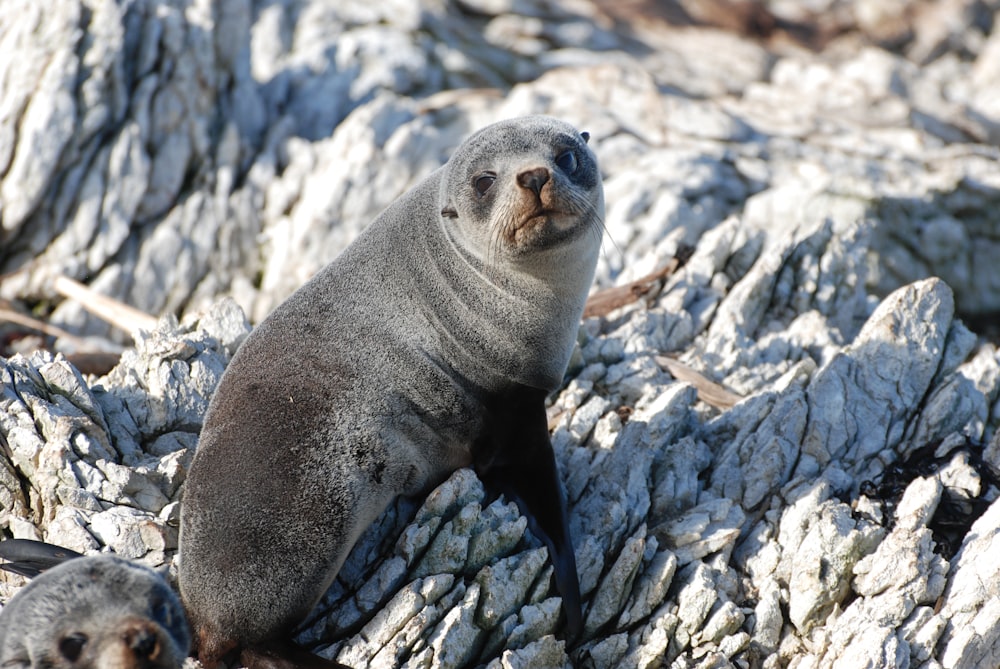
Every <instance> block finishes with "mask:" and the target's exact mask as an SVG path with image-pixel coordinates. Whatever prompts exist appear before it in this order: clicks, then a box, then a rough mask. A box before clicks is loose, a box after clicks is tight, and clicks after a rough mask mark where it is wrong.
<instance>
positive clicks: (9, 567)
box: [0, 539, 83, 578]
mask: <svg viewBox="0 0 1000 669" xmlns="http://www.w3.org/2000/svg"><path fill="white" fill-rule="evenodd" d="M78 557H83V556H82V555H81V554H80V553H77V552H76V551H72V550H70V549H68V548H63V547H62V546H55V545H53V544H47V543H45V542H43V541H34V540H32V539H5V540H4V541H0V558H2V559H3V560H5V562H2V563H0V569H3V570H5V571H9V572H12V573H15V574H19V575H21V576H27V577H28V578H34V577H35V576H38V575H39V574H41V573H42V572H43V571H45V570H46V569H51V568H52V567H55V566H57V565H60V564H62V563H63V562H66V561H67V560H72V559H73V558H78Z"/></svg>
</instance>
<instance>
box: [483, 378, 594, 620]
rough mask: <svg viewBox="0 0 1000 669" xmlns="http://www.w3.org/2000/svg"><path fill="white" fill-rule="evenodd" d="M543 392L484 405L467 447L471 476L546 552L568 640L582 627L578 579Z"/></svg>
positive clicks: (522, 391)
mask: <svg viewBox="0 0 1000 669" xmlns="http://www.w3.org/2000/svg"><path fill="white" fill-rule="evenodd" d="M545 394H546V393H545V391H543V390H539V389H537V388H528V387H526V386H520V387H518V388H517V389H515V390H513V391H511V392H508V393H505V394H504V395H501V396H497V397H493V398H491V399H490V401H488V402H487V403H486V417H485V420H484V424H483V430H482V432H481V433H480V435H479V436H478V437H477V438H476V440H475V442H474V443H473V450H472V456H473V461H474V463H475V467H476V472H477V473H478V474H479V477H480V479H482V481H483V484H484V485H485V486H486V488H487V490H488V491H489V492H490V493H502V494H504V495H506V497H507V498H508V499H510V500H513V501H514V502H516V503H517V506H518V508H519V509H521V513H523V514H524V515H525V517H526V518H527V519H528V527H529V528H530V529H531V532H532V534H534V535H535V536H537V537H538V538H539V539H541V540H542V541H543V542H545V545H546V546H547V547H548V549H549V555H550V556H551V558H552V564H553V567H554V568H555V578H556V587H557V588H558V589H559V594H560V595H562V598H563V610H564V611H565V612H566V629H567V633H568V636H569V637H570V639H573V638H576V637H577V636H578V635H579V634H580V631H581V630H582V628H583V615H582V611H581V602H580V581H579V577H578V576H577V572H576V557H575V555H574V553H573V541H572V539H571V538H570V535H569V522H568V518H567V515H566V500H565V497H564V496H563V492H562V486H561V485H560V482H559V473H558V471H557V470H556V460H555V455H554V454H553V452H552V442H551V441H550V440H549V429H548V420H547V418H546V415H545Z"/></svg>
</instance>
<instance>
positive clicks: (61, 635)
mask: <svg viewBox="0 0 1000 669" xmlns="http://www.w3.org/2000/svg"><path fill="white" fill-rule="evenodd" d="M189 648H190V634H189V632H188V628H187V622H186V620H185V617H184V612H183V609H182V608H181V604H180V600H179V599H178V598H177V595H175V594H174V592H173V590H171V589H170V586H168V585H167V583H166V581H165V580H164V579H163V578H162V577H161V576H160V575H159V574H157V573H156V572H154V571H153V570H152V569H149V568H148V567H144V566H142V565H139V564H135V563H132V562H129V561H127V560H123V559H121V558H118V557H115V556H111V555H98V556H91V557H80V558H75V559H71V560H69V561H67V562H65V563H64V564H61V565H59V566H58V567H54V568H52V569H50V570H48V571H46V572H44V573H42V574H41V575H40V576H38V577H37V578H35V579H34V580H33V581H31V583H29V584H28V585H27V586H25V587H24V588H23V589H22V590H21V591H20V592H18V593H17V595H15V596H14V598H13V599H11V601H10V602H9V603H8V604H7V605H6V606H5V607H4V608H3V610H2V611H0V666H2V667H16V668H25V669H26V668H27V667H52V668H53V669H70V668H72V669H90V668H93V669H179V667H181V665H182V664H183V662H184V658H185V657H187V654H188V650H189Z"/></svg>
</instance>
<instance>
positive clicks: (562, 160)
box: [556, 151, 576, 174]
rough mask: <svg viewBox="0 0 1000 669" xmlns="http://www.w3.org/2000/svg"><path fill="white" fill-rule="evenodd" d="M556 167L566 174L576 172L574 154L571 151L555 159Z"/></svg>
mask: <svg viewBox="0 0 1000 669" xmlns="http://www.w3.org/2000/svg"><path fill="white" fill-rule="evenodd" d="M556 165H558V166H559V169H561V170H562V171H563V172H565V173H566V174H573V172H576V154H575V153H573V152H572V151H566V152H565V153H562V154H560V155H559V157H558V158H556Z"/></svg>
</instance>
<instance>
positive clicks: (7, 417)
mask: <svg viewBox="0 0 1000 669" xmlns="http://www.w3.org/2000/svg"><path fill="white" fill-rule="evenodd" d="M685 4H686V5H689V6H690V7H689V9H692V12H691V13H692V15H693V16H695V17H696V18H697V12H695V11H694V10H693V8H697V7H699V6H702V5H701V4H699V3H691V2H689V3H685ZM711 4H712V3H705V6H710V5H711ZM771 4H772V5H773V7H771V11H772V12H773V13H774V15H775V16H777V17H778V18H780V19H782V20H785V21H800V22H801V21H807V20H810V17H812V18H815V15H811V14H810V13H809V12H815V11H818V10H815V9H810V10H805V9H801V7H804V6H805V5H806V4H808V5H809V7H814V5H816V6H818V5H817V3H771ZM819 4H824V3H819ZM825 4H826V5H828V7H827V8H826V10H824V11H826V13H825V14H824V17H825V18H824V19H823V20H824V21H826V22H827V23H825V24H824V26H826V28H830V27H831V26H832V27H833V28H836V30H830V32H829V34H835V33H839V32H844V31H845V30H846V32H847V34H846V35H845V36H843V37H841V38H838V39H836V40H832V41H830V42H828V43H825V48H824V50H822V51H819V52H816V53H811V52H808V51H805V50H802V49H797V48H790V47H788V46H784V47H782V46H780V42H771V43H770V44H769V45H768V44H765V43H762V42H760V41H755V40H753V39H750V38H747V37H741V36H740V35H739V34H737V33H733V32H721V31H718V30H713V29H706V28H690V29H685V30H676V29H671V28H668V27H666V26H665V25H663V24H660V23H656V22H650V21H647V20H633V21H631V22H629V18H628V16H627V15H623V14H616V15H615V16H614V17H609V15H607V14H605V13H604V12H603V10H602V9H601V8H600V7H599V6H597V5H593V4H591V3H589V2H585V1H583V0H561V1H560V2H535V1H533V0H510V1H503V0H501V1H489V2H487V1H485V0H475V1H474V0H463V1H462V2H457V3H444V2H435V1H433V0H427V1H425V2H423V3H421V5H420V6H419V8H418V7H417V6H416V5H414V4H413V3H410V2H403V1H399V2H387V3H382V4H378V3H371V2H354V1H350V2H333V1H332V0H330V1H321V0H313V1H311V2H310V1H306V0H284V1H283V2H279V3H254V2H251V1H250V0H215V1H212V2H210V1H209V0H136V1H135V2H129V3H121V4H119V3H116V2H113V1H111V0H58V1H57V2H52V3H49V5H47V6H46V8H45V10H44V11H43V10H42V9H41V5H39V4H38V3H36V2H33V1H32V0H5V2H2V3H0V46H2V48H0V93H2V94H0V297H3V298H5V299H8V300H11V301H12V302H13V303H14V304H16V305H22V306H26V305H31V306H35V305H38V306H41V307H44V306H45V305H46V304H48V303H49V302H50V301H53V300H55V297H56V296H55V294H54V293H53V292H52V286H51V279H52V277H53V276H54V275H55V274H57V273H62V274H67V275H69V276H72V277H74V278H77V279H79V280H83V281H86V282H87V283H88V284H89V285H90V286H91V287H92V288H94V289H97V290H99V291H101V292H104V293H106V294H108V295H110V296H113V297H116V298H118V299H120V300H123V301H125V302H127V303H129V304H131V305H133V306H136V307H139V308H140V309H143V310H145V311H147V312H149V313H153V314H157V315H161V314H166V316H165V318H164V319H162V320H161V322H160V325H159V326H158V327H157V328H156V329H155V330H154V331H151V332H140V333H137V334H136V335H135V340H134V346H133V347H132V348H130V349H127V350H126V353H125V354H124V356H123V357H122V359H121V362H120V363H119V364H118V366H117V367H116V368H115V369H114V370H112V371H111V372H110V373H108V374H107V375H106V376H104V377H101V378H94V377H85V376H84V375H82V374H80V373H79V372H78V371H76V369H75V368H74V367H73V366H72V365H71V364H69V363H68V362H67V361H66V360H65V359H64V358H62V357H61V356H58V355H52V354H50V353H45V352H37V353H33V354H30V355H28V356H13V357H10V358H9V359H0V388H2V394H0V405H2V406H0V452H2V454H3V457H0V531H2V532H3V534H4V535H5V536H16V537H29V538H42V539H45V540H48V541H53V542H56V543H61V544H63V545H65V546H68V547H70V548H74V549H76V550H80V551H98V550H113V551H115V552H116V553H119V554H121V555H126V556H128V557H132V558H136V559H139V560H142V561H143V562H146V563H148V564H151V565H168V564H170V563H171V561H172V560H173V558H174V554H175V552H176V541H177V530H176V527H177V518H178V513H179V505H180V504H181V503H182V501H181V500H182V492H183V481H184V475H185V471H186V466H187V464H188V463H189V461H190V458H191V455H192V453H193V449H194V448H195V446H196V443H197V433H198V429H199V426H200V423H201V419H202V416H203V414H204V410H205V406H206V403H207V400H208V398H209V397H210V395H211V392H212V390H213V389H214V387H215V384H216V382H217V381H218V378H219V376H220V374H221V373H222V371H223V369H224V367H225V364H226V362H227V361H228V359H229V356H230V355H231V354H232V352H233V351H234V350H235V348H236V347H237V346H238V345H239V343H240V341H241V340H242V337H243V336H245V334H246V332H247V331H248V328H249V325H248V323H247V320H246V319H245V318H244V316H243V314H244V313H246V314H247V315H248V316H249V320H250V321H256V320H258V319H259V318H260V317H262V316H263V315H264V314H266V313H267V312H268V311H269V310H270V309H271V308H273V306H274V305H276V304H277V303H278V302H280V301H281V299H283V298H284V297H285V296H287V294H288V293H290V292H291V291H292V290H294V289H295V288H296V287H297V286H298V285H300V284H301V283H302V282H303V281H304V280H305V279H306V278H307V277H308V276H310V275H311V274H312V273H313V272H314V271H316V270H317V269H318V268H319V267H321V266H322V265H323V264H325V263H326V262H328V261H329V260H330V259H332V258H333V257H334V256H335V255H336V254H337V253H338V252H339V251H340V250H341V249H343V248H344V247H345V246H346V245H347V244H348V243H349V242H350V240H351V239H353V237H354V236H355V235H356V234H357V233H358V232H359V231H360V230H361V229H362V228H363V227H364V225H365V224H367V222H368V221H370V220H371V218H372V217H373V216H374V215H375V214H376V213H377V212H378V211H379V210H380V209H381V208H382V207H384V206H385V205H386V204H387V203H388V202H390V201H391V200H392V199H393V198H395V197H396V196H397V195H399V194H400V193H402V192H403V191H404V190H406V189H407V188H408V187H409V186H410V185H412V184H413V183H415V182H416V181H417V180H418V179H419V178H421V177H422V176H423V175H425V174H426V173H428V172H429V171H430V170H432V169H433V168H435V167H436V166H437V165H438V164H440V162H442V161H443V160H444V159H445V158H446V157H447V155H448V153H449V151H450V150H451V149H452V148H453V147H454V146H456V145H457V143H458V142H459V141H460V140H461V138H462V137H463V136H464V135H465V134H467V133H468V132H470V131H471V130H473V129H475V128H477V127H479V126H481V125H483V124H486V123H489V122H491V121H494V120H497V119H500V118H504V117H508V116H512V115H519V114H527V113H549V114H554V115H558V116H562V117H564V118H566V119H567V120H570V121H571V122H574V123H577V124H579V125H581V126H583V127H585V128H586V129H587V130H589V131H590V133H591V136H592V140H591V145H592V146H594V147H595V149H596V151H597V152H598V155H599V158H600V160H601V165H602V169H603V171H604V174H605V184H606V199H607V203H608V211H607V218H606V227H607V237H606V244H605V252H604V254H603V257H602V259H601V264H600V267H599V270H598V279H597V283H598V286H599V287H607V286H611V285H615V284H621V283H624V282H627V281H629V280H632V279H636V278H638V277H641V276H644V275H646V274H648V273H649V272H651V271H653V270H655V269H656V268H658V267H661V266H663V265H664V264H666V263H667V262H668V261H669V260H670V259H671V258H672V257H673V256H674V254H675V253H676V252H677V251H678V249H680V248H681V247H682V246H684V245H687V246H690V247H693V249H694V253H693V256H692V258H691V259H690V261H689V262H688V263H687V264H686V265H685V266H684V267H683V268H682V269H681V270H680V271H679V272H677V273H675V274H674V275H672V276H671V277H669V278H668V279H667V280H666V282H665V284H664V286H663V289H662V291H658V292H654V293H652V294H650V295H647V296H645V297H644V299H643V300H641V301H639V302H637V303H635V304H633V305H630V306H627V307H624V308H621V309H619V310H617V311H615V312H613V313H611V314H608V315H607V316H604V317H594V318H590V319H587V320H586V321H585V322H584V323H583V324H582V327H581V331H580V337H579V351H578V352H577V353H576V354H575V355H574V358H573V362H572V364H571V369H570V371H569V373H568V375H567V378H566V383H565V385H564V387H563V388H562V389H561V390H560V391H559V392H558V393H556V394H555V395H554V396H553V398H552V404H551V407H550V424H551V426H552V430H553V432H552V435H553V442H554V444H555V447H556V451H557V457H558V459H559V464H560V468H561V471H562V473H563V477H564V484H565V487H566V490H567V494H568V498H569V504H570V516H571V527H572V531H573V533H574V537H575V539H576V546H577V562H578V564H579V568H580V577H581V586H582V590H583V592H584V598H585V601H586V609H585V633H584V638H583V639H582V640H580V643H579V644H576V645H568V644H567V642H566V640H565V639H564V638H563V635H562V627H561V625H560V622H559V616H560V607H559V600H558V597H557V595H556V593H555V591H554V588H553V585H552V582H551V572H552V570H551V567H550V566H549V564H548V560H547V555H546V552H545V550H544V549H543V548H541V547H540V544H539V543H538V542H537V541H536V540H535V539H534V538H533V537H531V536H530V533H529V532H528V531H526V523H525V521H524V519H523V518H521V517H520V515H519V514H518V512H517V509H516V507H515V506H514V505H513V504H508V503H506V502H505V501H504V500H503V499H500V500H495V501H492V502H488V501H487V500H486V499H485V498H484V492H483V488H482V485H481V484H480V482H479V481H478V480H477V479H476V477H475V475H474V474H472V473H471V472H469V471H460V472H457V473H456V474H455V475H454V476H453V477H452V478H451V479H449V481H447V482H446V483H445V484H443V485H442V486H441V487H440V488H438V489H437V490H436V491H434V492H433V493H432V494H431V495H430V496H429V497H428V498H427V499H426V500H399V501H398V502H397V503H396V504H394V505H393V507H392V508H390V509H389V511H387V512H386V514H385V515H384V516H383V517H382V518H380V520H379V521H378V522H377V523H376V524H375V525H374V526H373V527H372V528H370V529H369V530H368V532H367V533H366V534H365V535H364V536H363V537H362V539H361V541H360V542H359V544H358V546H357V547H356V549H355V550H354V552H353V553H352V555H351V557H350V559H349V560H348V563H347V564H346V565H345V567H344V569H343V570H342V572H341V575H340V577H339V578H338V580H337V582H336V583H335V584H334V586H333V588H331V590H330V592H329V593H328V594H327V596H326V598H325V600H324V603H323V605H322V606H321V607H320V608H319V609H318V610H317V611H316V612H315V613H314V616H313V617H312V618H311V619H310V620H309V621H307V623H306V624H305V625H304V626H303V629H302V631H301V634H300V636H299V640H300V641H301V642H303V643H305V644H307V645H309V646H310V647H312V648H314V649H316V650H318V651H319V652H321V653H322V654H324V655H326V656H328V657H335V658H336V659H338V660H339V661H341V662H343V663H345V664H348V665H351V666H358V667H361V666H372V667H396V666H406V667H459V666H480V665H482V666H487V667H489V668H490V669H495V668H501V667H529V666H530V667H565V666H583V667H595V668H596V667H618V666H629V667H632V666H635V667H657V666H673V667H678V668H680V667H725V666H739V667H786V666H792V667H797V668H799V669H801V668H804V667H828V666H843V667H848V666H851V667H854V666H865V665H869V666H913V667H928V668H931V667H973V666H987V665H996V664H998V662H1000V608H998V605H997V598H996V592H997V591H998V590H1000V569H997V568H996V565H995V560H994V559H993V555H994V551H995V550H996V547H995V545H994V544H995V543H996V542H997V541H1000V540H998V539H997V537H998V533H1000V510H998V508H997V502H995V501H994V500H995V499H996V497H997V489H996V488H995V487H993V486H992V485H991V483H990V481H989V480H987V478H984V475H983V471H984V469H983V467H982V466H980V465H979V462H978V458H979V457H980V456H982V457H983V458H985V460H986V462H988V463H990V464H992V465H993V466H1000V437H998V436H997V427H998V424H1000V355H998V353H997V350H996V347H995V345H994V344H993V343H991V342H990V341H989V339H988V337H985V336H982V335H981V334H980V335H977V334H975V333H974V332H973V331H971V330H970V329H969V327H967V326H966V323H969V324H970V325H971V326H973V327H974V328H975V327H976V326H977V324H979V323H982V322H984V321H988V320H989V319H990V318H991V317H993V318H995V314H996V313H997V312H998V311H1000V263H997V262H996V259H997V258H998V257H1000V220H998V217H997V213H996V212H997V211H998V210H1000V207H998V205H1000V170H998V169H997V167H996V166H997V161H998V159H1000V150H998V144H1000V102H998V98H997V95H996V91H997V90H1000V67H998V66H997V63H998V62H1000V30H996V31H992V32H991V30H990V27H991V26H992V24H993V16H994V15H995V13H996V12H997V11H998V9H997V8H996V7H994V6H993V5H991V4H990V3H973V2H960V1H958V0H951V1H950V2H942V3H917V4H918V5H919V11H916V12H913V13H909V14H906V13H903V12H895V10H893V7H895V5H896V4H898V3H879V2H862V1H861V0H858V1H857V2H853V3H851V2H830V3H825ZM796 7H799V9H796ZM418 9H419V11H418ZM949 10H950V12H951V13H949V14H947V18H948V21H944V20H943V19H941V18H940V17H941V16H945V15H944V14H941V15H937V14H934V13H933V12H935V11H937V12H946V11H949ZM609 11H610V10H609ZM894 12H895V13H894ZM935 16H939V18H937V19H935V18H934V17H935ZM928 17H930V18H928ZM633 18H634V17H633ZM709 18H710V17H709ZM724 25H727V26H729V25H731V24H728V23H724ZM850 26H854V27H855V28H856V30H851V29H848V28H849V27H850ZM879 45H881V46H879ZM890 48H891V49H892V50H890ZM932 276H933V277H939V278H928V277H932ZM223 296H231V297H232V300H223V301H220V298H221V297H223ZM175 316H176V317H180V319H181V322H180V323H178V322H177V320H176V318H175ZM51 320H52V321H53V322H55V323H58V324H61V325H62V326H63V327H65V328H66V329H69V330H71V331H73V332H76V333H81V334H94V335H100V336H113V337H121V338H122V339H123V340H124V335H122V334H121V333H114V332H112V331H111V330H110V326H107V325H105V324H104V323H102V322H100V321H98V320H97V319H95V318H93V317H91V316H88V315H87V314H86V313H85V312H84V311H83V310H82V309H81V308H80V306H79V305H78V304H76V303H74V302H71V301H63V302H61V303H58V305H57V306H56V308H55V310H54V312H53V313H52V314H51ZM663 354H670V355H672V356H675V357H677V358H678V359H679V360H680V361H681V362H683V363H685V364H687V365H688V366H689V367H692V368H694V369H695V370H697V371H699V372H700V373H701V374H703V375H704V376H706V377H708V378H709V379H711V380H712V381H715V382H717V383H720V384H722V385H724V386H725V387H727V388H729V389H730V390H731V391H733V392H735V393H738V394H739V395H741V396H743V397H744V398H745V399H744V400H743V401H742V402H740V403H739V404H737V405H736V406H734V407H733V408H731V409H728V410H725V411H722V410H719V409H715V408H712V407H710V406H709V405H707V404H705V403H704V402H701V401H699V400H698V399H697V396H696V393H695V390H694V388H693V387H691V386H690V385H688V384H686V383H682V382H679V381H676V380H675V379H674V378H673V377H672V376H671V375H670V373H668V372H667V371H666V370H665V369H664V368H663V367H662V366H661V365H660V364H659V363H658V362H657V359H656V356H660V355H663ZM276 373H280V370H276ZM967 441H971V442H975V443H978V444H983V445H985V448H984V449H980V448H978V447H972V448H965V447H962V448H960V449H959V450H958V451H955V452H954V453H953V454H952V455H950V456H948V457H943V458H942V459H943V462H942V465H941V466H940V467H938V468H931V467H929V466H926V465H928V463H929V460H927V458H928V456H927V453H928V452H929V451H927V448H925V447H928V445H930V447H931V450H933V445H934V444H936V443H938V442H941V443H942V445H941V447H940V448H939V449H938V454H939V455H942V456H943V455H944V454H945V453H946V452H947V451H948V450H949V449H950V448H951V447H952V446H955V445H962V444H965V443H966V442H967ZM911 454H916V456H915V457H917V458H919V459H921V462H919V463H916V464H914V465H913V466H914V467H917V466H921V467H923V468H922V469H919V471H918V472H917V473H918V474H919V475H918V476H916V477H915V478H913V477H911V478H912V480H910V479H909V478H908V479H906V480H901V481H900V482H898V485H897V486H896V487H898V492H899V493H900V494H901V498H900V499H898V500H894V502H893V503H892V504H883V501H882V500H881V499H880V497H884V496H886V495H883V494H876V492H878V491H879V490H883V489H882V488H877V487H876V486H870V485H865V482H866V481H868V480H879V479H881V478H882V477H883V476H884V475H886V473H887V472H889V473H891V472H892V471H893V467H896V466H898V465H899V463H900V462H902V461H903V460H905V458H907V457H908V456H910V455H911ZM873 490H875V492H873ZM955 495H958V497H957V498H956V497H955ZM955 499H959V503H958V505H959V506H961V505H962V504H964V505H965V506H966V507H969V508H975V509H976V510H977V512H978V511H983V510H985V512H984V513H982V515H981V516H980V517H979V518H978V520H976V522H975V524H974V525H973V526H972V527H971V529H968V528H966V529H963V530H962V533H961V534H960V535H959V536H958V537H957V538H956V541H955V545H954V550H951V549H948V550H945V544H946V542H945V541H944V540H943V539H942V538H941V535H940V533H939V529H940V528H939V526H940V523H939V522H938V520H936V518H937V517H938V516H937V514H939V513H941V512H946V513H954V509H955V506H956V502H955ZM963 500H964V501H963ZM970 500H971V501H970ZM979 507H982V508H979ZM20 584H21V581H20V580H19V579H16V578H9V579H8V580H7V581H3V582H0V595H3V596H7V595H9V594H11V593H12V592H13V591H14V590H15V589H16V588H17V587H18V586H19V585H20Z"/></svg>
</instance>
